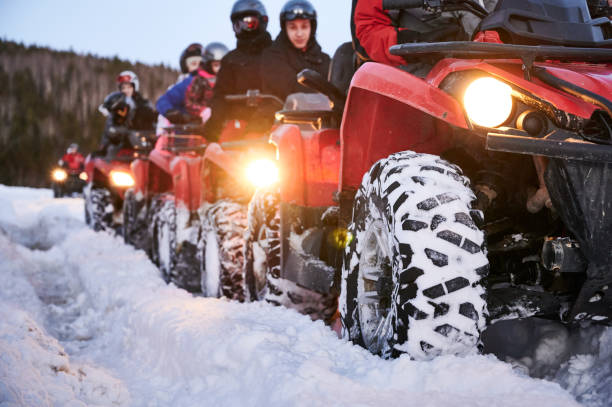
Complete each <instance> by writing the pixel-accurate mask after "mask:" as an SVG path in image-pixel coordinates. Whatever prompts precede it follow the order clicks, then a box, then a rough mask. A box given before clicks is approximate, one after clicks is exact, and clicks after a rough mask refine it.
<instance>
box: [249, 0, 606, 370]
mask: <svg viewBox="0 0 612 407" xmlns="http://www.w3.org/2000/svg"><path fill="white" fill-rule="evenodd" d="M383 5H384V8H385V9H406V8H411V7H423V8H424V9H425V10H426V11H428V12H433V13H437V12H441V11H458V10H460V11H466V12H472V13H475V14H476V15H478V16H479V17H481V18H482V21H481V24H480V29H479V32H478V33H477V35H476V36H475V40H474V41H473V42H449V43H412V44H403V45H397V46H394V47H392V48H391V50H390V51H391V53H393V54H395V55H399V56H402V57H404V58H405V59H406V64H407V65H410V64H411V63H412V62H413V61H414V60H415V59H416V60H418V61H420V62H422V61H428V62H430V63H431V65H432V69H431V70H430V71H429V73H428V74H427V76H426V77H425V78H424V79H421V78H418V77H416V76H413V75H411V74H410V73H408V72H405V71H403V70H402V69H398V68H394V67H391V66H386V65H382V64H378V63H366V64H364V65H363V66H362V67H361V68H360V69H359V70H357V72H356V73H355V75H354V77H353V79H352V82H351V85H350V90H349V92H348V96H347V97H346V99H344V98H343V95H342V92H340V91H338V90H337V89H335V88H334V86H333V85H332V84H330V83H328V82H326V81H325V80H323V79H322V78H321V77H320V76H319V77H317V75H315V73H313V72H308V71H305V72H302V73H301V74H300V76H299V78H300V80H301V81H302V82H303V83H304V84H306V85H310V86H311V87H313V88H315V89H317V90H319V91H321V92H323V93H325V94H327V95H328V96H330V98H331V99H332V101H333V102H335V104H336V106H337V107H339V106H342V105H344V109H343V115H342V123H341V126H340V128H339V129H338V128H336V127H334V126H333V124H334V123H333V120H331V121H327V120H326V117H327V116H326V115H327V114H325V115H324V114H322V113H321V112H314V111H313V112H311V114H310V118H308V120H304V118H305V116H307V115H306V114H304V113H302V118H301V122H300V123H297V124H296V123H294V122H292V121H291V120H286V121H285V123H284V124H281V125H280V126H279V127H278V128H277V129H276V130H275V131H274V132H273V134H272V135H271V140H272V141H273V142H274V143H275V145H276V146H277V149H278V156H279V168H280V195H276V196H275V197H273V196H272V195H268V199H266V200H260V201H259V202H256V201H255V200H254V201H253V202H252V203H251V207H252V208H253V211H252V212H253V213H251V212H250V215H251V216H252V217H253V219H264V220H265V219H276V220H275V221H270V222H269V223H268V224H264V226H263V228H264V229H265V230H266V231H269V233H263V234H261V235H263V236H264V237H266V238H267V236H269V235H273V236H274V238H275V239H276V241H277V242H278V244H279V245H280V258H278V255H277V257H276V258H274V253H272V251H271V250H269V251H268V252H265V250H264V252H265V255H266V256H264V257H265V258H267V259H268V261H267V263H265V264H264V265H263V266H261V267H259V268H254V272H253V271H252V272H251V273H252V274H254V277H253V279H254V280H255V281H260V282H261V281H264V284H268V286H269V281H268V282H267V283H266V282H265V279H264V278H262V277H261V276H258V275H256V273H257V272H258V271H259V272H261V270H263V272H266V273H268V274H274V275H275V276H278V277H279V280H280V281H286V282H287V284H289V285H291V284H293V285H296V286H299V287H300V288H303V289H308V290H311V291H313V292H317V293H319V294H321V295H339V303H340V304H339V308H340V312H341V320H342V325H343V336H344V337H345V338H347V339H348V340H350V341H352V342H354V343H356V344H359V345H361V346H363V347H365V348H367V349H368V350H370V351H371V352H372V353H374V354H378V355H381V356H383V357H394V356H397V355H399V354H403V353H407V354H408V355H410V356H411V357H413V358H416V359H426V358H431V357H434V356H437V355H441V354H464V353H466V352H471V351H473V349H474V348H476V347H477V346H478V344H479V337H480V333H481V332H482V330H483V329H484V328H485V326H486V324H487V323H494V322H495V321H498V320H502V319H511V318H524V317H531V316H539V317H542V318H549V319H554V320H559V321H562V322H565V323H568V324H579V323H586V322H598V323H605V324H609V323H610V321H611V318H612V290H610V287H612V101H611V100H610V95H612V79H610V78H611V75H610V72H611V65H610V63H611V62H612V50H611V49H606V47H612V34H611V33H612V30H611V28H612V27H611V24H610V20H609V19H608V18H607V17H603V18H596V19H592V18H590V15H589V10H588V9H587V7H586V4H585V3H584V2H583V1H580V0H564V1H558V0H500V1H499V3H498V5H497V8H496V9H495V11H493V12H492V13H490V14H488V13H487V12H486V10H484V9H483V8H482V7H480V6H479V5H478V4H477V3H476V2H472V1H461V0H453V1H444V0H385V1H383ZM332 115H333V113H332ZM281 116H282V115H281ZM338 116H339V114H338ZM289 119H290V118H289ZM303 122H306V123H307V124H304V123H303ZM309 126H310V127H309ZM256 198H257V196H256ZM262 202H263V203H262ZM274 205H276V207H274ZM257 208H264V211H263V212H262V213H258V211H257ZM265 211H267V213H266V212H265ZM275 211H278V213H279V216H278V217H276V218H275V217H274V216H267V215H268V213H274V212H275ZM275 222H276V223H275ZM264 223H265V222H264ZM276 224H278V225H279V226H276ZM251 234H254V235H255V236H256V237H255V239H254V243H253V245H255V244H257V239H258V238H257V236H259V234H257V233H251ZM260 246H261V247H263V248H264V249H265V248H269V247H272V246H270V245H267V242H266V241H264V242H263V243H262V244H261V245H260ZM277 252H278V250H277ZM277 254H278V253H277ZM246 272H247V273H248V272H249V270H248V269H246ZM268 280H269V279H268ZM272 289H273V287H271V286H270V288H269V290H272ZM258 290H259V291H260V292H262V291H265V288H263V287H262V285H260V286H259V287H255V292H257V291H258Z"/></svg>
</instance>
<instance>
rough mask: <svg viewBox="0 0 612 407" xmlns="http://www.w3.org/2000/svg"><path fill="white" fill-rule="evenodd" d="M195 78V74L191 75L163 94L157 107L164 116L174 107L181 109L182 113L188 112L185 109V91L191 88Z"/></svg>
mask: <svg viewBox="0 0 612 407" xmlns="http://www.w3.org/2000/svg"><path fill="white" fill-rule="evenodd" d="M193 78H195V76H194V75H189V76H188V77H186V78H185V79H183V80H182V81H181V82H179V83H177V84H176V85H174V86H172V87H170V89H168V90H167V91H166V93H164V94H163V95H161V97H160V98H159V99H158V100H157V103H156V104H155V107H156V108H157V111H158V112H159V113H160V114H161V115H162V116H164V115H165V114H166V112H168V110H173V109H175V110H179V111H180V112H181V113H187V110H186V109H185V93H187V89H189V85H191V82H192V81H193Z"/></svg>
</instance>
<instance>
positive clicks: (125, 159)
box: [85, 149, 134, 199]
mask: <svg viewBox="0 0 612 407" xmlns="http://www.w3.org/2000/svg"><path fill="white" fill-rule="evenodd" d="M133 156H134V150H132V149H123V150H120V151H119V152H118V153H117V155H116V157H117V160H110V161H107V160H105V159H104V158H101V157H92V156H91V155H89V156H87V159H86V160H85V172H86V173H87V180H88V182H89V183H93V184H94V185H101V186H102V185H103V186H105V187H108V188H109V190H111V191H114V192H115V193H116V194H117V195H119V197H120V198H121V199H123V198H124V196H125V191H126V189H125V188H117V187H114V186H113V185H111V183H110V173H111V171H113V170H115V171H124V172H128V173H129V172H130V160H131V158H132V157H133Z"/></svg>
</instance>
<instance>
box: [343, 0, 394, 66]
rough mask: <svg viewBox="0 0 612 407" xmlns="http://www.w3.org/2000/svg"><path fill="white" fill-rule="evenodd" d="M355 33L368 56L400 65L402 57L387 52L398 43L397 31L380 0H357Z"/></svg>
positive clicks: (375, 59) (386, 62)
mask: <svg viewBox="0 0 612 407" xmlns="http://www.w3.org/2000/svg"><path fill="white" fill-rule="evenodd" d="M354 22H355V34H356V36H357V38H358V39H359V42H360V43H361V46H362V47H363V48H364V49H365V50H366V52H367V53H368V56H369V57H370V58H371V59H372V60H373V61H376V62H382V63H385V64H389V65H395V66H398V65H402V64H404V59H403V58H401V57H398V56H395V55H391V54H390V53H389V48H390V47H391V46H393V45H396V44H398V43H399V42H400V41H398V37H401V36H402V35H404V34H405V33H403V32H401V31H398V30H397V29H396V28H395V27H394V26H393V24H392V22H391V17H389V14H388V13H386V12H385V11H384V10H383V9H382V0H358V1H357V6H356V8H355V16H354Z"/></svg>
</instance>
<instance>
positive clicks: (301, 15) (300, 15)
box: [284, 6, 317, 21]
mask: <svg viewBox="0 0 612 407" xmlns="http://www.w3.org/2000/svg"><path fill="white" fill-rule="evenodd" d="M284 17H285V20H286V21H293V20H314V19H316V18H317V17H316V15H315V14H314V13H313V12H311V11H309V10H306V9H304V8H303V7H299V6H298V7H294V8H292V9H290V10H288V11H285V13H284Z"/></svg>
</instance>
